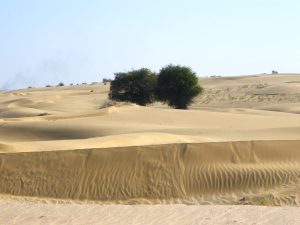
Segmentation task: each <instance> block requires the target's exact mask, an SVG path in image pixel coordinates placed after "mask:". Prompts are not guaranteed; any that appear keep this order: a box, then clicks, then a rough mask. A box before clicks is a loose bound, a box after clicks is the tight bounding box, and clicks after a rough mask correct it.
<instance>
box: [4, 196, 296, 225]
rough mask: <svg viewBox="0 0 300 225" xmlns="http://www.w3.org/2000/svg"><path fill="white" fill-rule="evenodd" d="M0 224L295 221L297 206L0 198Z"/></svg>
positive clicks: (249, 224) (289, 223)
mask: <svg viewBox="0 0 300 225" xmlns="http://www.w3.org/2000/svg"><path fill="white" fill-rule="evenodd" d="M0 208H1V216H0V224H6V225H13V224H24V225H27V224H53V225H54V224H78V225H95V224H128V225H130V224H153V225H154V224H182V225H184V224H186V225H192V224H207V225H208V224H210V225H214V224H220V225H225V224H226V225H231V224H241V225H254V224H255V225H256V224H257V225H258V224H266V225H269V224H272V225H282V224H284V225H296V224H299V221H300V209H299V208H291V207H265V206H232V205H231V206H221V205H217V206H213V205H206V206H204V205H193V206H187V205H151V206H149V205H105V206H103V205H79V204H41V203H40V204H38V203H14V202H11V201H10V202H5V201H4V202H3V201H2V202H0Z"/></svg>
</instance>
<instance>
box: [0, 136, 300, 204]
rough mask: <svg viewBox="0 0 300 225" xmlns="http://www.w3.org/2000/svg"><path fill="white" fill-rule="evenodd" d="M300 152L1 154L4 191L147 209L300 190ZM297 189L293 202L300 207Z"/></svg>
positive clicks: (195, 147)
mask: <svg viewBox="0 0 300 225" xmlns="http://www.w3.org/2000/svg"><path fill="white" fill-rule="evenodd" d="M299 148H300V141H247V142H226V143H222V142H219V143H202V144H168V145H157V146H138V147H122V148H109V149H86V150H73V151H50V152H30V153H28V152H27V153H11V154H1V155H0V162H1V164H0V192H1V193H2V194H11V195H23V196H38V197H47V198H49V197H50V198H66V199H88V200H104V201H130V200H134V201H137V202H141V203H143V202H146V203H147V202H151V201H152V200H153V201H154V202H155V201H158V200H170V201H171V200H174V199H181V200H182V201H184V200H188V199H191V198H194V199H199V201H200V199H201V198H205V197H208V198H209V197H210V196H215V197H216V201H217V199H218V198H217V196H218V195H224V194H234V195H236V196H244V195H245V194H246V195H247V194H249V193H258V194H259V193H261V192H264V193H265V192H266V191H277V192H278V193H280V191H281V190H283V189H282V188H283V187H284V185H289V184H290V185H296V186H297V185H298V186H297V187H300V186H299V179H300V154H299V152H298V150H299ZM296 190H297V189H295V190H290V192H289V193H286V194H287V195H288V196H293V198H292V197H291V198H290V199H287V200H286V201H291V202H287V204H288V203H290V204H297V201H298V197H299V196H298V194H299V193H297V191H296ZM285 191H287V190H285ZM244 200H245V199H244ZM158 202H159V201H158ZM272 204H273V203H272Z"/></svg>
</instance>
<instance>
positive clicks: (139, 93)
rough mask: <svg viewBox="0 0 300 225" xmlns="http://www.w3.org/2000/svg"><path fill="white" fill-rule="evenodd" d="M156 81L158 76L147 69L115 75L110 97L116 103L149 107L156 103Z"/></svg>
mask: <svg viewBox="0 0 300 225" xmlns="http://www.w3.org/2000/svg"><path fill="white" fill-rule="evenodd" d="M156 80H157V76H156V74H155V73H153V72H151V71H150V70H149V69H146V68H142V69H139V70H132V71H130V72H128V73H115V79H114V80H113V81H111V84H110V93H109V97H110V99H112V100H116V101H128V102H133V103H136V104H139V105H143V106H144V105H147V104H149V103H152V102H153V101H154V91H155V87H156Z"/></svg>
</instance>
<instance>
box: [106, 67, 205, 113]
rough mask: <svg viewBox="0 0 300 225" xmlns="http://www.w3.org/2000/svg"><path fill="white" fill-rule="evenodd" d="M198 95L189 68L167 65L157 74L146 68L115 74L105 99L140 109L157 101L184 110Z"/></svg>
mask: <svg viewBox="0 0 300 225" xmlns="http://www.w3.org/2000/svg"><path fill="white" fill-rule="evenodd" d="M202 91H203V88H202V87H200V86H199V85H198V78H197V76H196V73H195V72H193V71H192V70H191V69H190V68H189V67H186V66H179V65H168V66H166V67H164V68H162V69H161V70H160V71H159V73H158V74H156V73H154V72H152V71H151V70H149V69H147V68H142V69H138V70H132V71H129V72H120V73H115V79H114V80H112V81H111V83H110V92H109V98H110V99H112V100H116V101H127V102H133V103H136V104H139V105H142V106H145V105H147V104H150V103H153V102H155V101H160V102H163V103H166V104H168V105H169V106H171V107H174V108H176V109H187V107H188V106H189V105H190V104H191V103H192V100H193V98H194V97H196V96H197V95H199V94H200V93H202Z"/></svg>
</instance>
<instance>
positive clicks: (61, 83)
mask: <svg viewBox="0 0 300 225" xmlns="http://www.w3.org/2000/svg"><path fill="white" fill-rule="evenodd" d="M57 86H58V87H62V86H65V84H64V83H63V82H60V83H59V84H58V85H57Z"/></svg>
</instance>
